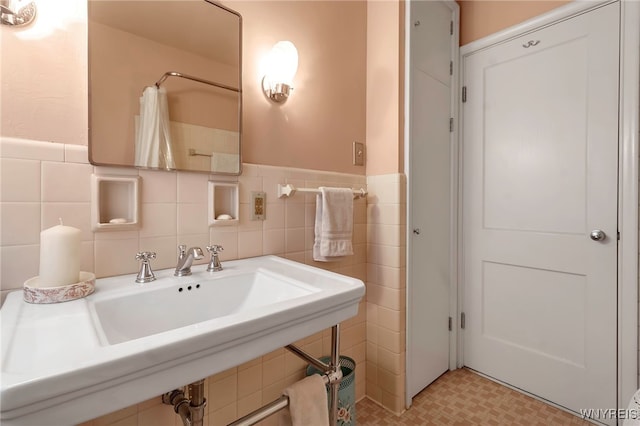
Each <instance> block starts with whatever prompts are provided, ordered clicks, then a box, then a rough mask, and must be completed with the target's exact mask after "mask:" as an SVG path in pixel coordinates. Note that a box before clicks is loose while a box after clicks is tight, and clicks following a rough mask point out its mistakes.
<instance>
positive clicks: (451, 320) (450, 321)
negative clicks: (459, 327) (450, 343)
mask: <svg viewBox="0 0 640 426" xmlns="http://www.w3.org/2000/svg"><path fill="white" fill-rule="evenodd" d="M451 330H453V318H451V317H449V331H451Z"/></svg>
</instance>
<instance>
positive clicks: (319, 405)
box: [283, 374, 329, 426]
mask: <svg viewBox="0 0 640 426" xmlns="http://www.w3.org/2000/svg"><path fill="white" fill-rule="evenodd" d="M283 393H284V394H285V395H287V396H288V397H289V413H290V415H291V424H292V425H293V426H329V408H328V406H329V404H328V402H327V388H326V387H325V385H324V381H323V380H322V377H320V375H318V374H312V375H311V376H308V377H305V378H304V379H302V380H300V381H299V382H296V383H294V384H292V385H291V386H289V387H288V388H286V389H285V390H284V392H283Z"/></svg>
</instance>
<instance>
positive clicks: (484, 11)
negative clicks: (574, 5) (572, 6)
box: [457, 0, 570, 46]
mask: <svg viewBox="0 0 640 426" xmlns="http://www.w3.org/2000/svg"><path fill="white" fill-rule="evenodd" d="M457 1H458V4H459V5H460V45H461V46H462V45H465V44H467V43H470V42H472V41H474V40H477V39H479V38H482V37H485V36H488V35H489V34H492V33H494V32H496V31H500V30H503V29H505V28H508V27H510V26H512V25H515V24H518V23H520V22H524V21H526V20H527V19H530V18H533V17H535V16H538V15H540V14H542V13H544V12H548V11H549V10H551V9H555V8H556V7H559V6H562V5H564V4H566V3H568V2H569V1H570V0H556V1H546V0H535V1H527V0H522V1H520V0H517V1H515V0H511V1H504V0H502V1H485V0H457Z"/></svg>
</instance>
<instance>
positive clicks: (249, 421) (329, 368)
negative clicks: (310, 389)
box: [228, 324, 342, 426]
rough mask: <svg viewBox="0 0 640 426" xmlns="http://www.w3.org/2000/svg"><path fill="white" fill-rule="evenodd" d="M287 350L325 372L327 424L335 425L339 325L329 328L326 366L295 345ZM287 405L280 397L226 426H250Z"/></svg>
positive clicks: (338, 366)
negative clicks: (329, 353)
mask: <svg viewBox="0 0 640 426" xmlns="http://www.w3.org/2000/svg"><path fill="white" fill-rule="evenodd" d="M285 347H286V348H287V349H288V350H290V351H291V352H293V353H294V354H296V355H298V356H299V357H300V358H302V359H304V360H305V361H307V362H308V363H310V364H312V365H314V366H315V367H316V368H318V369H319V370H321V371H324V372H325V375H324V376H322V379H323V380H324V382H325V384H326V385H329V391H330V392H329V396H330V398H329V424H330V425H335V424H336V421H337V418H338V390H339V389H340V382H341V381H342V369H341V368H340V358H339V349H340V324H336V325H334V326H333V327H331V359H330V361H329V364H326V363H324V362H322V361H320V360H319V359H317V358H315V357H313V356H311V355H309V354H308V353H307V352H305V351H303V350H302V349H300V348H298V347H297V346H295V345H288V346H285ZM288 405H289V398H288V397H286V396H282V397H280V398H278V399H276V400H275V401H273V402H270V403H269V404H267V405H265V406H264V407H262V408H258V409H257V410H255V411H253V412H251V413H249V414H247V415H246V416H244V417H242V418H240V419H238V420H236V421H235V422H233V423H230V424H229V425H228V426H251V425H255V424H256V423H258V422H260V421H262V420H264V419H266V418H267V417H269V416H271V415H273V414H275V413H277V412H278V411H280V410H282V409H284V408H286V407H287V406H288Z"/></svg>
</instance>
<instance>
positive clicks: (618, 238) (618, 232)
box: [618, 231, 620, 241]
mask: <svg viewBox="0 0 640 426" xmlns="http://www.w3.org/2000/svg"><path fill="white" fill-rule="evenodd" d="M618 241H620V231H618Z"/></svg>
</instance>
